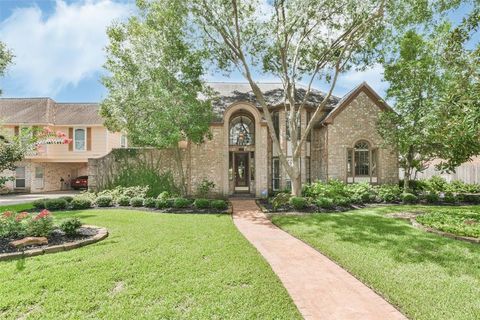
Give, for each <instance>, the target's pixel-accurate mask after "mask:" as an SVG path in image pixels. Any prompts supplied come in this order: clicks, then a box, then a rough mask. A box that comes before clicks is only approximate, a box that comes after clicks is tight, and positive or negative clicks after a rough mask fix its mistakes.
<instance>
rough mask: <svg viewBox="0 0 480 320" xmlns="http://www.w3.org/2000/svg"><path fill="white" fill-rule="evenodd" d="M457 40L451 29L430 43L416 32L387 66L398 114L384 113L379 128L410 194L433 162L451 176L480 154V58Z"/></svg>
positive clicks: (390, 94) (390, 93) (441, 30)
mask: <svg viewBox="0 0 480 320" xmlns="http://www.w3.org/2000/svg"><path fill="white" fill-rule="evenodd" d="M454 34H455V31H453V32H452V30H450V26H449V25H448V24H444V25H441V26H439V27H437V28H435V29H434V31H433V32H432V33H431V35H430V36H428V37H425V36H422V35H420V34H419V33H417V31H413V30H410V31H408V32H406V33H405V34H404V35H403V36H402V37H400V38H399V42H398V47H397V50H396V54H393V55H392V56H391V57H390V58H388V59H387V61H386V64H385V79H386V80H387V81H389V83H390V87H389V89H388V90H387V96H388V97H389V98H392V99H393V100H394V101H395V106H394V109H395V112H386V113H383V114H382V116H381V118H380V121H379V126H378V128H379V133H380V135H381V136H382V137H383V138H384V141H385V143H386V144H388V145H392V146H394V147H395V148H396V149H397V150H398V153H399V156H400V167H401V168H403V170H404V189H405V190H408V189H409V181H410V180H411V179H412V176H413V174H414V173H415V172H420V171H422V170H424V169H425V168H427V167H428V165H429V162H430V161H432V160H433V159H441V162H440V163H439V164H438V165H437V167H438V168H439V169H442V170H447V171H448V170H453V169H454V168H455V167H456V166H458V165H459V164H461V163H462V162H465V161H468V160H469V159H470V158H471V157H472V156H473V155H476V154H479V153H480V123H479V122H478V114H479V112H480V104H479V102H480V100H479V99H480V97H479V80H478V79H479V61H478V56H476V54H475V50H467V49H465V48H464V47H463V46H462V43H463V42H464V41H465V40H466V39H463V40H461V41H460V42H459V39H458V38H457V39H456V40H455V39H453V38H452V37H454ZM448 39H450V42H449V44H448V45H445V44H444V43H445V40H448ZM477 50H478V48H477ZM477 54H478V53H477Z"/></svg>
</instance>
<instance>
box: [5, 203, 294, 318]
mask: <svg viewBox="0 0 480 320" xmlns="http://www.w3.org/2000/svg"><path fill="white" fill-rule="evenodd" d="M55 217H56V219H57V220H61V219H63V218H67V217H78V218H80V219H81V220H82V222H84V223H88V224H94V225H98V226H104V227H107V228H108V230H109V232H110V235H109V237H108V238H107V239H105V240H104V241H102V242H99V243H96V244H93V245H90V246H86V247H82V248H80V249H76V250H72V251H67V252H61V253H56V254H48V255H43V256H38V257H33V258H28V259H25V260H23V261H22V260H19V261H10V262H0V284H1V285H0V318H1V319H17V318H20V317H22V316H23V315H28V319H180V318H181V319H259V318H263V319H298V318H300V315H299V313H298V311H297V309H296V307H295V305H294V304H293V302H292V301H291V299H290V297H289V296H288V294H287V292H286V290H285V289H284V288H283V286H282V285H281V283H280V281H279V280H278V278H277V277H276V276H275V274H274V273H273V272H272V270H271V269H270V267H269V265H268V264H267V263H266V262H265V260H264V259H263V258H262V257H261V256H260V255H259V254H258V252H257V251H256V250H255V249H254V248H253V247H252V246H251V245H250V244H249V243H248V242H247V240H246V239H244V237H243V236H242V235H241V234H240V233H239V232H238V231H237V230H236V228H235V226H234V225H233V223H232V220H231V217H230V216H229V215H175V214H159V213H149V212H144V211H132V210H112V209H110V210H103V211H102V210H85V211H77V212H68V213H55Z"/></svg>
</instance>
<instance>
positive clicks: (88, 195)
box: [73, 191, 97, 203]
mask: <svg viewBox="0 0 480 320" xmlns="http://www.w3.org/2000/svg"><path fill="white" fill-rule="evenodd" d="M78 198H82V199H88V200H90V202H91V203H94V202H95V199H96V198H97V195H96V194H95V193H94V192H90V191H86V192H82V193H80V194H79V195H76V196H75V197H73V199H78Z"/></svg>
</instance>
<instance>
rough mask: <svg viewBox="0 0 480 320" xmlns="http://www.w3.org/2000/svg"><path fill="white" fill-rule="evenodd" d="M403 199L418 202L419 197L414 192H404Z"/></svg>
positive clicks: (405, 201) (404, 201) (408, 201)
mask: <svg viewBox="0 0 480 320" xmlns="http://www.w3.org/2000/svg"><path fill="white" fill-rule="evenodd" d="M402 201H403V203H416V202H417V201H418V198H417V196H416V195H414V194H413V193H408V192H407V193H403V194H402Z"/></svg>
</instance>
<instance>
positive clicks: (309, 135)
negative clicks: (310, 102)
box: [305, 111, 313, 141]
mask: <svg viewBox="0 0 480 320" xmlns="http://www.w3.org/2000/svg"><path fill="white" fill-rule="evenodd" d="M311 120H312V112H311V111H307V123H306V124H305V128H307V126H308V124H309V123H310V121H311ZM312 131H313V130H310V132H309V133H308V136H307V141H312Z"/></svg>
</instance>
